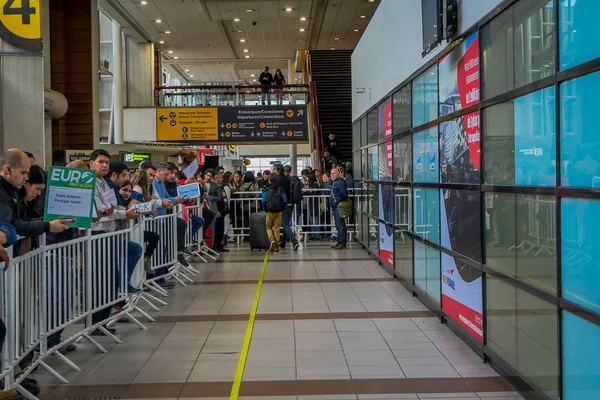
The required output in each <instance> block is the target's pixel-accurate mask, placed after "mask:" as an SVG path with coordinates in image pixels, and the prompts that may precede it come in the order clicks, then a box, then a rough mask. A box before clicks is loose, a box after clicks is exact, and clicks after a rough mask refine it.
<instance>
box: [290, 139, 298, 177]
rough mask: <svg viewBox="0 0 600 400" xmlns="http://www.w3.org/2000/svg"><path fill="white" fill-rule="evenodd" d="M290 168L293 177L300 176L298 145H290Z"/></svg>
mask: <svg viewBox="0 0 600 400" xmlns="http://www.w3.org/2000/svg"><path fill="white" fill-rule="evenodd" d="M290 166H291V167H292V176H294V175H298V145H297V144H290Z"/></svg>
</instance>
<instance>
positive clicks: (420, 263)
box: [413, 240, 441, 304]
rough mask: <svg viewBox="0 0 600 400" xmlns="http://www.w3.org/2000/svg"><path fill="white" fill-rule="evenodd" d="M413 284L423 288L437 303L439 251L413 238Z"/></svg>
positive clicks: (438, 296)
mask: <svg viewBox="0 0 600 400" xmlns="http://www.w3.org/2000/svg"><path fill="white" fill-rule="evenodd" d="M413 243H414V259H415V265H414V276H415V285H416V286H418V287H420V288H421V289H423V290H424V291H425V292H427V294H428V295H429V296H431V298H433V299H434V300H435V301H436V302H437V303H438V304H439V303H441V298H440V282H441V278H440V252H439V251H437V250H435V249H432V248H431V247H427V246H425V245H424V244H423V243H421V242H419V241H417V240H413Z"/></svg>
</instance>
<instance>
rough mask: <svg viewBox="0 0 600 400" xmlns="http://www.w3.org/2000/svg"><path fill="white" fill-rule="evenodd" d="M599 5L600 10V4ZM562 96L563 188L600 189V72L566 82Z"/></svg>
mask: <svg viewBox="0 0 600 400" xmlns="http://www.w3.org/2000/svg"><path fill="white" fill-rule="evenodd" d="M584 3H585V2H584ZM598 4H599V7H600V1H599V2H598ZM596 47H599V46H596ZM560 93H561V129H560V140H561V154H560V158H561V161H562V164H563V174H562V178H561V179H562V182H561V183H562V185H563V186H572V187H586V188H591V187H595V188H598V187H600V135H599V134H598V110H599V108H600V101H599V100H598V93H600V72H596V73H594V74H590V75H586V76H582V77H581V78H577V79H573V80H571V81H568V82H565V83H563V84H562V85H561V89H560ZM565 165H566V166H565Z"/></svg>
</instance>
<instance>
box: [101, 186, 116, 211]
mask: <svg viewBox="0 0 600 400" xmlns="http://www.w3.org/2000/svg"><path fill="white" fill-rule="evenodd" d="M102 197H103V200H104V205H105V206H106V208H113V207H114V206H116V205H117V204H119V203H118V202H117V195H116V194H115V191H114V190H113V189H111V190H109V191H108V192H105V193H103V194H102Z"/></svg>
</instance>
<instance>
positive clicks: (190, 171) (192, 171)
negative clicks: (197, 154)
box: [182, 158, 199, 178]
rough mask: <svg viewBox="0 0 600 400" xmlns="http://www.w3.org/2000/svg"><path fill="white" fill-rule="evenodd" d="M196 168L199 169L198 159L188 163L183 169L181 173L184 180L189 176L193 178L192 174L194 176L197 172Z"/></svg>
mask: <svg viewBox="0 0 600 400" xmlns="http://www.w3.org/2000/svg"><path fill="white" fill-rule="evenodd" d="M198 168H199V165H198V159H197V158H196V159H195V160H194V161H192V162H191V163H190V165H188V166H187V167H185V168H184V169H183V171H182V172H183V174H184V175H185V177H186V178H189V177H190V176H194V174H196V172H197V171H198Z"/></svg>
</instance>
